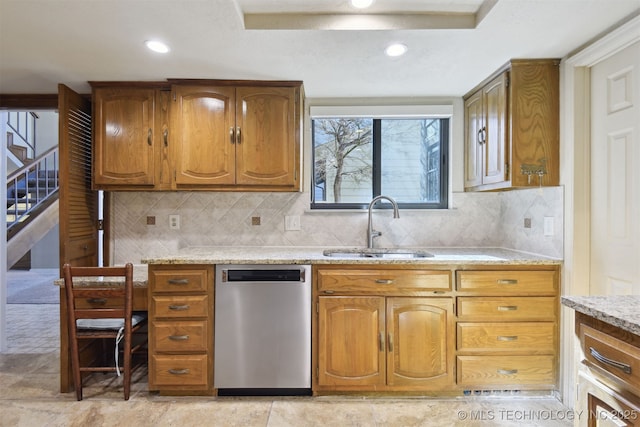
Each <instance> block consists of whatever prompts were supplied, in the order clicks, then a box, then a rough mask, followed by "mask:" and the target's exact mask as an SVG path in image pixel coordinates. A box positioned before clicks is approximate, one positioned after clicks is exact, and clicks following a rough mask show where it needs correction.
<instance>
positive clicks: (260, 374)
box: [213, 265, 311, 396]
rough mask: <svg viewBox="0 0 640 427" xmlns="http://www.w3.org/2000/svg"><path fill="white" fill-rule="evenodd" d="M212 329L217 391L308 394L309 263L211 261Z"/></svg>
mask: <svg viewBox="0 0 640 427" xmlns="http://www.w3.org/2000/svg"><path fill="white" fill-rule="evenodd" d="M214 329H215V350H214V377H213V382H214V386H215V388H217V389H218V395H220V396H225V395H226V396H237V395H308V394H310V393H311V267H310V266H308V265H218V266H216V282H215V328H214Z"/></svg>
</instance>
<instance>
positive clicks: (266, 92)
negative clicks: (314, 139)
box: [236, 87, 299, 186]
mask: <svg viewBox="0 0 640 427" xmlns="http://www.w3.org/2000/svg"><path fill="white" fill-rule="evenodd" d="M236 94H237V106H236V128H237V129H238V132H239V134H238V135H237V144H236V156H237V160H236V167H237V175H236V184H238V185H252V186H255V185H262V186H274V185H275V186H295V185H296V182H297V180H298V179H299V178H298V176H297V175H298V171H297V167H298V161H297V159H298V154H297V149H296V147H297V136H296V129H298V128H297V126H296V123H297V122H298V120H296V89H295V88H287V87H285V88H277V87H239V88H237V92H236Z"/></svg>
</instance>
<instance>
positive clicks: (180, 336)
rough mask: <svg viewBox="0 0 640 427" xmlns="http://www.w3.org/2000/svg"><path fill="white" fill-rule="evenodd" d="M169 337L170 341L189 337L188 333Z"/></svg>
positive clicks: (185, 339)
mask: <svg viewBox="0 0 640 427" xmlns="http://www.w3.org/2000/svg"><path fill="white" fill-rule="evenodd" d="M169 339H170V340H171V341H187V340H188V339H189V335H169Z"/></svg>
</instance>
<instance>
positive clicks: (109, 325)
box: [76, 314, 147, 330]
mask: <svg viewBox="0 0 640 427" xmlns="http://www.w3.org/2000/svg"><path fill="white" fill-rule="evenodd" d="M146 318H147V316H145V315H144V314H134V315H133V316H132V318H131V326H136V325H137V324H138V323H140V322H142V321H144V320H145V319H146ZM76 325H77V326H78V329H113V330H118V329H120V328H122V327H123V326H124V319H78V320H76Z"/></svg>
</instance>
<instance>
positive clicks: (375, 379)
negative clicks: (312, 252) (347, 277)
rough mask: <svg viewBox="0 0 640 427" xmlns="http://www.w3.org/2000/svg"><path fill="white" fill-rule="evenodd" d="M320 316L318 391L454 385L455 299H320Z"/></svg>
mask: <svg viewBox="0 0 640 427" xmlns="http://www.w3.org/2000/svg"><path fill="white" fill-rule="evenodd" d="M318 319H319V324H318V375H317V389H318V390H322V389H326V390H345V391H357V390H443V389H447V388H448V387H450V386H452V385H453V380H454V377H453V330H454V329H453V301H452V299H451V298H410V297H375V296H371V297H368V296H355V297H351V296H335V297H320V298H319V300H318Z"/></svg>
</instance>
